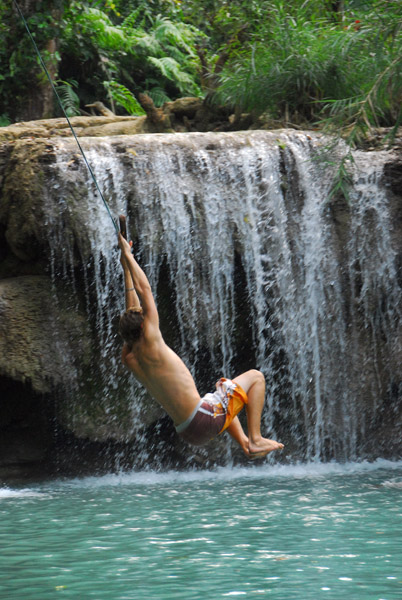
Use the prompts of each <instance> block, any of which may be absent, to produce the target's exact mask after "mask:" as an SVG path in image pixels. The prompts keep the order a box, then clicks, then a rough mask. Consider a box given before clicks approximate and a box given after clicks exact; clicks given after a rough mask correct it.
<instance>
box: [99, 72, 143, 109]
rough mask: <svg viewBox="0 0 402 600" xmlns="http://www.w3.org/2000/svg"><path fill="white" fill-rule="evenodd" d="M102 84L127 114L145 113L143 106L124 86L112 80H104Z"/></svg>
mask: <svg viewBox="0 0 402 600" xmlns="http://www.w3.org/2000/svg"><path fill="white" fill-rule="evenodd" d="M104 86H105V88H106V89H107V90H108V92H109V94H110V95H111V97H112V98H113V100H114V101H115V102H116V104H118V105H119V106H122V107H123V108H124V109H125V110H126V111H127V112H128V114H129V115H135V116H139V115H145V112H144V110H143V108H142V107H141V105H140V104H139V102H138V101H137V99H136V98H135V96H134V94H133V93H132V92H130V90H129V89H128V88H126V86H124V85H122V84H121V83H118V82H117V81H113V80H112V81H105V82H104Z"/></svg>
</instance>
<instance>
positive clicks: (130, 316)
mask: <svg viewBox="0 0 402 600" xmlns="http://www.w3.org/2000/svg"><path fill="white" fill-rule="evenodd" d="M143 324H144V315H143V314H142V308H134V307H131V308H128V309H127V310H126V311H125V312H124V313H123V314H122V315H121V317H120V323H119V333H120V335H121V337H122V338H123V340H124V341H125V342H126V344H127V346H128V347H129V349H130V350H131V348H132V345H133V344H134V342H136V341H138V340H139V339H140V337H141V334H142V327H143Z"/></svg>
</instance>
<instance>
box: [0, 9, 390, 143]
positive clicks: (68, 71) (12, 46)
mask: <svg viewBox="0 0 402 600" xmlns="http://www.w3.org/2000/svg"><path fill="white" fill-rule="evenodd" d="M19 6H20V8H21V10H22V11H23V13H24V15H25V18H26V20H27V23H28V25H29V28H30V29H31V31H32V34H33V36H34V38H35V41H36V43H37V45H38V47H39V49H40V50H41V53H42V55H43V58H44V60H45V62H46V65H47V67H48V69H49V73H50V74H51V77H52V79H53V81H54V82H55V83H56V85H57V86H58V90H59V94H60V96H61V98H62V101H63V104H64V107H65V109H66V110H67V112H68V114H69V115H77V114H82V112H83V111H85V110H86V108H85V107H86V105H88V104H90V103H93V102H95V101H102V102H103V103H104V104H105V105H106V106H108V107H110V108H111V109H112V110H113V111H114V112H116V113H117V114H139V113H140V112H141V110H142V109H141V107H140V105H139V102H138V94H139V93H146V94H147V95H148V96H150V97H151V98H152V100H153V102H154V103H155V105H156V106H162V105H163V104H164V102H166V101H168V100H173V99H175V98H178V97H181V96H197V97H200V98H203V99H204V101H205V102H206V103H209V105H210V106H211V107H212V108H213V106H214V105H221V106H222V105H225V106H228V107H230V109H231V110H233V112H234V113H244V112H248V113H252V114H253V115H254V116H255V117H256V118H257V117H258V116H260V115H268V117H269V119H271V121H272V123H273V126H274V125H275V124H277V126H296V127H319V128H322V127H326V128H327V129H330V130H331V129H332V130H336V131H339V130H343V131H345V132H346V133H347V135H348V136H349V141H351V143H354V142H355V141H356V142H358V141H359V139H361V137H362V136H364V134H365V133H366V132H367V131H369V130H370V129H371V128H373V127H385V128H390V129H391V131H394V132H395V131H396V129H397V127H398V126H399V124H400V122H401V120H402V3H401V2H400V0H304V1H303V0H288V1H286V0H222V1H218V0H188V1H185V0H182V1H181V0H86V1H83V2H77V1H75V0H64V1H63V0H53V1H51V0H35V1H34V0H19ZM59 114H60V112H59V109H58V107H57V106H56V105H55V103H54V98H53V95H52V93H51V88H50V86H49V84H48V82H47V80H46V78H45V77H44V74H43V70H42V69H41V67H40V65H39V64H38V59H37V57H36V56H35V53H34V51H33V48H32V45H31V43H30V41H29V39H28V37H27V35H26V31H25V29H24V26H23V23H22V22H21V19H20V18H19V16H18V14H17V11H16V9H15V5H14V2H13V0H0V125H7V124H9V123H12V122H15V121H19V120H29V119H38V118H44V117H52V116H58V115H59Z"/></svg>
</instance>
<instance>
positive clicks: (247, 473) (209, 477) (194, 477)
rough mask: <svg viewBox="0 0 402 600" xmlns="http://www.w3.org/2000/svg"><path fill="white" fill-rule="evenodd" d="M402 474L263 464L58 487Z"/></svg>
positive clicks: (401, 465)
mask: <svg viewBox="0 0 402 600" xmlns="http://www.w3.org/2000/svg"><path fill="white" fill-rule="evenodd" d="M381 469H384V470H392V471H397V470H401V471H402V461H395V462H394V461H390V460H384V459H378V460H376V461H374V462H367V461H363V462H350V463H344V464H340V463H336V462H330V463H315V462H314V463H300V464H293V465H275V466H272V465H263V466H256V467H230V466H227V467H220V468H218V469H216V470H213V471H166V472H164V473H161V472H155V471H139V472H138V471H132V472H130V473H118V474H108V475H103V476H101V477H84V478H81V479H79V478H77V479H72V480H68V481H65V482H59V485H61V486H62V487H63V486H67V487H70V486H71V487H77V488H85V487H88V488H91V487H103V486H126V485H138V486H145V487H148V486H154V485H158V486H163V485H171V484H182V483H193V482H195V483H197V482H204V481H205V482H207V481H222V482H225V481H235V480H242V479H259V480H261V479H279V478H284V479H295V478H297V479H311V478H319V477H330V476H333V475H343V476H348V475H355V474H359V473H365V472H374V471H378V470H381Z"/></svg>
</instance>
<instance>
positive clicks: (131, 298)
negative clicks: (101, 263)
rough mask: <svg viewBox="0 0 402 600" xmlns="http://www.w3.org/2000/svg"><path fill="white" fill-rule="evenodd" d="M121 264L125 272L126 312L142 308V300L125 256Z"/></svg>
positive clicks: (121, 259) (122, 257) (121, 258)
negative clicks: (129, 309) (130, 309)
mask: <svg viewBox="0 0 402 600" xmlns="http://www.w3.org/2000/svg"><path fill="white" fill-rule="evenodd" d="M120 262H121V265H122V267H123V272H124V294H125V299H126V310H127V309H128V308H141V303H140V299H139V298H138V294H137V292H136V291H135V287H134V282H133V279H132V277H131V273H130V269H129V268H128V266H127V261H126V259H125V258H124V256H123V254H122V255H121V257H120Z"/></svg>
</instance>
